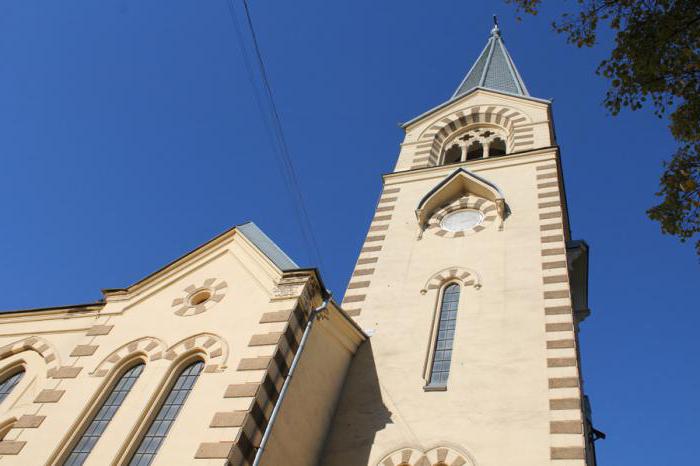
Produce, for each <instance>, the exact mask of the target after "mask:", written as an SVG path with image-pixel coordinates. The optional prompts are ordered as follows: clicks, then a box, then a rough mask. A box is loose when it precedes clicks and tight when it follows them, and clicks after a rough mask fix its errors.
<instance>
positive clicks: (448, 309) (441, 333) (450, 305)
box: [428, 283, 459, 387]
mask: <svg viewBox="0 0 700 466" xmlns="http://www.w3.org/2000/svg"><path fill="white" fill-rule="evenodd" d="M458 305H459V285H458V284H457V283H452V284H449V285H447V286H446V287H445V290H444V291H443V293H442V302H441V303H440V320H439V322H438V329H437V337H436V338H435V352H434V354H433V365H432V368H431V371H430V383H429V384H428V385H429V386H433V387H434V386H438V387H443V386H445V385H447V378H448V377H449V375H450V361H451V360H452V343H453V341H454V337H455V325H456V323H457V307H458Z"/></svg>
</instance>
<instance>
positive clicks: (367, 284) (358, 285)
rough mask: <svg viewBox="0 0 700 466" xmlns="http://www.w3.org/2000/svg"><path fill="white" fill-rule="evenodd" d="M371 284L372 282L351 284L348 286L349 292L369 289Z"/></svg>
mask: <svg viewBox="0 0 700 466" xmlns="http://www.w3.org/2000/svg"><path fill="white" fill-rule="evenodd" d="M369 283H370V282H368V281H364V282H351V283H350V284H348V290H355V289H357V288H367V287H368V286H369Z"/></svg>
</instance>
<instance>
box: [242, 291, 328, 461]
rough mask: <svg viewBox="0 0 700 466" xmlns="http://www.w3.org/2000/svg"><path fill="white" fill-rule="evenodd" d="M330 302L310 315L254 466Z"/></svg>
mask: <svg viewBox="0 0 700 466" xmlns="http://www.w3.org/2000/svg"><path fill="white" fill-rule="evenodd" d="M329 300H330V296H329V297H328V298H326V299H325V300H324V301H323V302H322V303H321V305H320V306H319V307H317V308H316V309H314V310H312V311H311V313H310V314H309V321H308V322H307V323H306V328H304V334H303V335H302V337H301V343H299V348H298V349H297V352H296V354H295V355H294V359H292V365H291V366H290V367H289V373H288V374H287V378H286V379H284V383H283V384H282V390H280V396H279V398H278V399H277V403H275V407H274V408H273V409H272V414H271V415H270V421H269V422H268V423H267V427H265V433H264V434H263V438H262V440H261V441H260V447H259V448H258V451H257V452H256V453H255V460H254V461H253V466H259V465H260V461H261V459H262V456H263V453H264V451H265V447H266V446H267V441H268V440H269V439H270V433H271V432H272V426H273V425H274V424H275V420H276V419H277V414H278V413H279V410H280V408H281V407H282V402H283V401H284V397H285V396H286V395H287V388H288V387H289V382H290V381H291V380H292V377H293V376H294V370H295V369H296V367H297V364H298V363H299V360H300V359H301V353H302V352H303V351H304V347H305V346H306V341H307V340H308V339H309V335H310V334H311V327H313V325H314V320H316V316H318V314H320V313H321V312H323V311H324V310H326V309H327V308H328V301H329Z"/></svg>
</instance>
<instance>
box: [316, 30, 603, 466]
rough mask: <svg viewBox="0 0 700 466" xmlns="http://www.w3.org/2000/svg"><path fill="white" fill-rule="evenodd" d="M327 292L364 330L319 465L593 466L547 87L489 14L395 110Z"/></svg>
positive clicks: (577, 301)
mask: <svg viewBox="0 0 700 466" xmlns="http://www.w3.org/2000/svg"><path fill="white" fill-rule="evenodd" d="M403 129H404V131H405V138H404V141H403V143H402V144H401V151H400V154H399V157H398V160H397V162H396V165H395V169H394V171H393V172H391V173H387V174H385V175H383V177H382V191H381V195H380V197H379V200H378V203H377V207H376V212H375V215H374V218H373V220H372V222H371V224H370V226H369V231H368V233H367V237H366V239H365V242H364V245H363V246H362V249H361V251H360V254H359V257H358V259H357V263H356V266H355V269H354V272H353V274H352V278H351V280H350V282H349V284H348V287H347V291H346V293H345V297H344V300H343V308H344V309H345V311H346V312H347V313H348V314H350V315H351V316H353V318H354V319H355V320H356V321H357V323H358V324H359V325H360V326H361V327H362V328H363V329H364V330H365V332H366V333H367V334H368V335H370V339H369V340H368V341H367V342H366V343H364V344H363V346H362V347H361V348H360V350H359V351H358V353H357V355H356V356H355V359H354V360H353V363H352V365H351V367H350V370H349V372H348V377H347V380H346V383H345V387H344V390H343V393H342V395H341V398H340V401H339V404H338V407H337V411H336V414H335V418H334V422H333V427H332V429H331V431H330V433H329V435H328V438H327V441H326V445H325V453H324V458H323V460H322V461H321V463H320V464H322V465H324V466H341V465H342V466H362V465H368V466H461V465H468V466H476V465H479V466H497V465H498V466H500V465H526V466H542V465H544V464H551V465H557V466H584V465H587V466H593V465H594V464H595V458H594V451H593V443H592V440H593V439H594V438H595V436H596V435H597V431H595V430H594V429H593V428H592V426H591V420H590V409H589V408H588V406H589V404H588V401H587V398H586V397H585V396H584V394H583V380H582V376H581V371H580V357H579V352H578V338H577V335H578V331H579V324H580V323H581V321H582V320H583V319H584V318H585V317H587V316H588V314H589V310H588V303H587V292H588V290H587V279H588V275H587V274H588V247H587V245H586V243H585V242H583V241H574V240H572V238H571V229H570V225H569V217H568V211H567V205H566V197H565V192H564V185H563V176H562V165H561V160H560V154H559V148H558V146H557V141H556V138H555V134H554V126H553V122H552V113H551V102H550V101H548V100H544V99H540V98H536V97H533V96H531V95H530V94H529V92H528V90H527V88H526V86H525V83H524V82H523V79H522V78H521V76H520V74H519V73H518V70H517V69H516V67H515V64H514V62H513V60H512V59H511V57H510V54H509V53H508V51H507V49H506V47H505V45H504V41H503V38H502V36H501V32H500V31H499V29H498V26H497V25H496V26H494V28H493V29H492V30H491V33H490V36H489V38H488V41H487V43H486V46H485V47H484V49H483V50H482V52H481V54H480V55H479V57H478V58H477V60H476V61H475V62H474V64H473V66H472V67H471V68H470V69H469V71H468V72H467V74H466V76H465V78H464V79H463V80H462V82H461V83H460V84H459V86H458V87H457V90H456V91H455V93H454V94H453V95H452V97H451V98H450V99H449V100H447V101H446V102H444V103H442V104H440V105H438V106H437V107H434V108H432V109H430V110H428V111H427V112H425V113H423V114H422V115H419V116H417V117H416V118H414V119H412V120H410V121H408V122H406V123H405V124H403Z"/></svg>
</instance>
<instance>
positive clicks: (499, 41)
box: [452, 15, 529, 98]
mask: <svg viewBox="0 0 700 466" xmlns="http://www.w3.org/2000/svg"><path fill="white" fill-rule="evenodd" d="M478 87H480V88H483V89H491V90H495V91H500V92H505V93H507V94H514V95H523V96H528V95H529V94H528V92H527V88H526V87H525V83H523V80H522V78H521V77H520V74H519V73H518V70H517V69H515V65H514V64H513V60H512V59H511V58H510V54H509V53H508V51H507V50H506V47H505V45H504V44H503V38H502V37H501V30H500V29H499V28H498V18H497V17H496V15H493V29H491V35H490V37H489V40H488V41H487V42H486V47H484V50H483V51H482V52H481V55H479V58H477V60H476V61H475V62H474V65H472V67H471V68H470V69H469V72H468V73H467V75H466V76H465V77H464V80H463V81H462V83H461V84H460V85H459V87H458V88H457V90H456V91H455V93H454V95H453V96H452V98H456V97H459V96H460V95H464V94H466V93H468V92H471V91H472V90H473V89H475V88H478Z"/></svg>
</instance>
